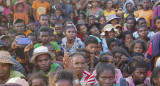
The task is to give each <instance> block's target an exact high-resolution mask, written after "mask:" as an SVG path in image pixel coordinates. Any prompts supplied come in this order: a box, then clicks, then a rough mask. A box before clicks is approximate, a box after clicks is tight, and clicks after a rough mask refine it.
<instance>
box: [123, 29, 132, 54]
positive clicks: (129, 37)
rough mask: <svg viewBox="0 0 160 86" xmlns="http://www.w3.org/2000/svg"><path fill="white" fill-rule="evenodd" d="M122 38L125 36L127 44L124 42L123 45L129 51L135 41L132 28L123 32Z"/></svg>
mask: <svg viewBox="0 0 160 86" xmlns="http://www.w3.org/2000/svg"><path fill="white" fill-rule="evenodd" d="M122 38H123V40H124V43H125V44H123V45H122V46H121V47H122V48H124V49H125V50H126V51H127V52H128V53H129V47H130V44H131V43H132V41H133V35H132V32H131V31H130V30H127V31H124V32H123V33H122Z"/></svg>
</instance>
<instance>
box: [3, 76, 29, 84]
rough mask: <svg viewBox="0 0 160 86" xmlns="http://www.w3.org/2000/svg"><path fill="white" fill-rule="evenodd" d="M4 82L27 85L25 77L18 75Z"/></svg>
mask: <svg viewBox="0 0 160 86" xmlns="http://www.w3.org/2000/svg"><path fill="white" fill-rule="evenodd" d="M6 84H18V85H21V86H29V84H28V82H27V81H26V80H25V79H21V78H20V77H15V78H11V79H9V80H8V81H7V82H6Z"/></svg>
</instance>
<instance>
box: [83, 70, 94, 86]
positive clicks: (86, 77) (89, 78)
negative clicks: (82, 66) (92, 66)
mask: <svg viewBox="0 0 160 86" xmlns="http://www.w3.org/2000/svg"><path fill="white" fill-rule="evenodd" d="M80 83H81V85H82V86H86V85H87V84H94V83H95V75H94V74H92V73H90V72H88V71H84V72H83V77H82V79H81V80H80Z"/></svg>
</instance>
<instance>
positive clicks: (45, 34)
mask: <svg viewBox="0 0 160 86" xmlns="http://www.w3.org/2000/svg"><path fill="white" fill-rule="evenodd" d="M49 37H50V31H49V27H45V26H43V27H41V28H40V31H39V41H40V42H41V43H37V44H35V45H34V49H35V48H37V47H40V46H44V45H45V44H48V43H50V44H52V45H53V46H54V48H55V51H56V52H59V51H60V48H59V46H58V44H57V43H56V42H50V41H49Z"/></svg>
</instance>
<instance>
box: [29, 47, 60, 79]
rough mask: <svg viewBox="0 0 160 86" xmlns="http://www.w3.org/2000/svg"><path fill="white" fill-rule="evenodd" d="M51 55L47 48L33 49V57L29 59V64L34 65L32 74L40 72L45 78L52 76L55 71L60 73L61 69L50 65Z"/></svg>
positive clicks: (53, 64)
mask: <svg viewBox="0 0 160 86" xmlns="http://www.w3.org/2000/svg"><path fill="white" fill-rule="evenodd" d="M52 57H54V56H53V54H51V53H50V52H49V50H48V48H47V47H44V46H40V47H38V48H36V49H34V52H33V57H32V58H31V60H30V62H31V63H33V64H36V66H35V67H34V68H33V73H35V72H41V73H43V74H45V75H46V76H49V75H50V74H53V73H54V72H56V71H60V70H62V69H63V68H62V67H61V66H60V65H59V64H56V63H52V59H53V58H52Z"/></svg>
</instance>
